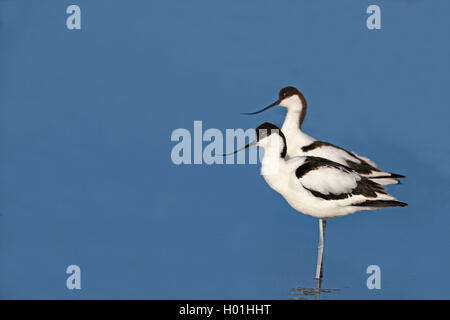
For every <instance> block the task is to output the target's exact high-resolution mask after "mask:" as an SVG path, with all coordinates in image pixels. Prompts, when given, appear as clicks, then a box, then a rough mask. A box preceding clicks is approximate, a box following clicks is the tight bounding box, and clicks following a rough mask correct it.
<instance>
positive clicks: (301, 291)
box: [289, 279, 339, 300]
mask: <svg viewBox="0 0 450 320" xmlns="http://www.w3.org/2000/svg"><path fill="white" fill-rule="evenodd" d="M336 291H339V289H324V288H322V279H315V288H305V287H295V288H292V289H291V291H290V292H289V295H291V296H294V297H292V298H291V299H292V300H308V298H307V296H314V298H315V299H316V300H320V294H321V293H333V292H336Z"/></svg>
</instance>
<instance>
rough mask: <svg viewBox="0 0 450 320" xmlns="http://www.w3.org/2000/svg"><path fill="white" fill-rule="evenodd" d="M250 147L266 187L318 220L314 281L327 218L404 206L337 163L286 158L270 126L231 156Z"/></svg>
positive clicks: (277, 131) (279, 135) (319, 267)
mask: <svg viewBox="0 0 450 320" xmlns="http://www.w3.org/2000/svg"><path fill="white" fill-rule="evenodd" d="M251 145H257V146H259V147H262V148H264V156H263V159H262V161H261V174H262V175H263V176H264V179H265V180H266V182H267V184H268V185H269V186H270V187H271V188H272V189H273V190H275V191H276V192H278V193H279V194H281V195H282V196H283V198H284V199H285V200H286V201H287V202H288V203H289V204H290V205H291V207H292V208H294V209H295V210H297V211H299V212H301V213H304V214H307V215H310V216H313V217H315V218H319V247H318V254H317V267H316V279H320V278H321V277H322V256H323V246H324V225H325V219H326V218H333V217H339V216H345V215H348V214H351V213H354V212H356V211H360V210H374V209H380V208H386V207H397V206H400V207H404V206H406V205H407V204H406V203H404V202H400V201H397V200H396V199H395V198H394V197H393V196H391V195H389V194H388V193H387V192H386V191H384V189H383V187H382V186H381V185H380V184H378V183H376V182H374V181H372V180H370V179H368V178H366V177H363V176H361V175H359V174H358V173H357V172H356V171H354V170H353V169H351V168H350V167H347V166H344V165H341V164H339V163H337V162H333V161H330V160H328V159H324V158H319V157H311V156H306V157H302V156H300V157H293V158H289V159H286V152H287V150H288V148H289V145H288V144H286V138H285V136H284V134H283V132H282V130H280V129H279V128H278V127H277V126H275V125H274V124H272V123H268V122H265V123H263V124H262V125H260V126H259V127H258V128H256V140H255V141H254V142H252V143H249V144H247V145H246V146H245V147H243V148H241V149H239V150H237V151H235V152H233V153H231V154H234V153H236V152H238V151H240V150H243V149H245V148H248V147H249V146H251ZM227 155H230V154H227Z"/></svg>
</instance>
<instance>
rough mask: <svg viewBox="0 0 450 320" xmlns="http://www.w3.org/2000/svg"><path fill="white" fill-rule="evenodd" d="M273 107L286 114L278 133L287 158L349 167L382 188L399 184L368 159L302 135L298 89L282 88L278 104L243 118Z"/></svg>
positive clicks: (303, 101) (303, 108) (394, 176)
mask: <svg viewBox="0 0 450 320" xmlns="http://www.w3.org/2000/svg"><path fill="white" fill-rule="evenodd" d="M274 106H281V107H285V108H287V110H288V111H287V114H286V118H285V120H284V123H283V126H282V127H281V130H282V131H283V133H284V134H285V135H286V139H287V142H288V149H287V155H288V156H289V157H295V156H315V157H321V158H325V159H328V160H331V161H334V162H337V163H340V164H342V165H345V166H347V167H350V168H351V169H353V170H354V171H356V172H358V173H359V174H360V175H362V176H365V177H368V178H370V179H376V181H377V182H378V183H379V184H381V185H388V184H399V183H400V181H399V180H398V178H404V176H403V175H400V174H395V173H390V172H386V171H383V170H381V169H378V168H377V166H376V164H375V163H374V162H372V161H371V160H370V159H368V158H365V157H361V156H359V155H357V154H356V153H353V152H350V151H347V150H345V149H342V148H340V147H337V146H335V145H332V144H331V143H328V142H324V141H320V140H317V139H314V138H312V137H310V136H309V135H307V134H306V133H304V132H303V131H302V124H303V120H304V119H305V116H306V99H305V97H304V96H303V94H302V93H301V92H300V91H298V90H297V88H294V87H285V88H283V89H281V90H280V92H279V94H278V100H277V101H275V102H274V103H272V104H271V105H269V106H267V107H265V108H264V109H262V110H259V111H256V112H251V113H244V114H247V115H253V114H257V113H260V112H263V111H265V110H267V109H270V108H272V107H274Z"/></svg>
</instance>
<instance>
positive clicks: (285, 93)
mask: <svg viewBox="0 0 450 320" xmlns="http://www.w3.org/2000/svg"><path fill="white" fill-rule="evenodd" d="M294 95H298V97H299V98H300V100H301V101H302V104H303V106H304V107H306V99H305V97H304V96H303V94H302V93H301V92H300V91H298V89H297V88H295V87H290V86H288V87H284V88H283V89H281V90H280V92H279V93H278V101H282V100H284V99H286V98H289V97H292V96H294Z"/></svg>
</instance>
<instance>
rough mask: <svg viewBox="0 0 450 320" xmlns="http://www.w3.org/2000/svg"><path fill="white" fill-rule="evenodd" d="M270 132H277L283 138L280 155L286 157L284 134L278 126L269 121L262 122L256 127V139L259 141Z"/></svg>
mask: <svg viewBox="0 0 450 320" xmlns="http://www.w3.org/2000/svg"><path fill="white" fill-rule="evenodd" d="M271 134H278V135H280V137H281V138H283V142H284V146H283V150H282V151H281V157H282V158H284V157H286V152H287V145H286V137H285V136H284V134H283V132H282V131H281V130H280V128H278V127H277V126H276V125H274V124H273V123H270V122H264V123H263V124H261V125H259V126H258V127H257V128H256V141H260V140H261V139H264V138H266V137H268V136H270V135H271Z"/></svg>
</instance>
